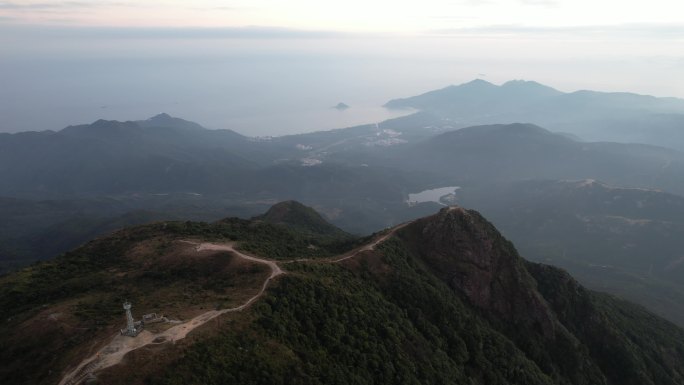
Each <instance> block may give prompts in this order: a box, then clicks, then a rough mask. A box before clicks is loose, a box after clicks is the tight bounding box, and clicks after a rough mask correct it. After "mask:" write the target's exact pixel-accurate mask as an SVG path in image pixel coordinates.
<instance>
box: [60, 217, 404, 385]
mask: <svg viewBox="0 0 684 385" xmlns="http://www.w3.org/2000/svg"><path fill="white" fill-rule="evenodd" d="M407 224H408V223H404V224H401V225H399V226H396V227H394V228H392V229H391V230H390V231H389V232H388V233H387V234H385V235H383V236H382V237H380V238H378V239H376V240H375V241H373V242H372V243H369V244H367V245H365V246H362V247H360V248H357V249H355V250H352V251H350V252H349V253H347V254H343V255H342V256H340V257H337V258H333V259H330V260H327V262H328V263H338V262H342V261H344V260H347V259H350V258H353V257H355V256H357V255H358V254H359V253H362V252H364V251H370V250H373V249H375V247H376V246H377V245H378V244H380V243H382V242H384V241H385V240H387V239H388V238H389V237H390V236H392V235H393V234H394V233H395V232H396V231H397V230H399V229H401V228H403V227H404V226H406V225H407ZM181 242H184V243H190V244H193V245H196V247H195V250H196V251H197V252H201V251H204V250H217V251H228V252H231V253H234V254H235V255H237V256H238V257H240V258H242V259H246V260H248V261H252V262H256V263H262V264H265V265H268V266H269V267H270V268H271V275H270V276H269V277H268V278H266V280H265V281H264V284H263V285H262V286H261V289H260V290H259V292H258V293H257V294H256V295H254V296H253V297H251V298H250V299H248V300H247V302H245V303H243V304H242V305H240V306H238V307H234V308H230V309H222V310H210V311H208V312H205V313H202V314H200V315H198V316H196V317H195V318H193V319H191V320H189V321H188V322H184V323H182V324H179V325H176V326H173V327H171V328H169V329H167V330H165V331H163V332H160V333H154V334H153V333H152V332H150V331H148V330H143V331H142V332H141V333H140V334H138V336H137V337H135V338H131V337H127V336H123V335H120V334H118V333H117V334H116V335H114V336H113V337H112V341H111V342H110V343H109V344H107V345H106V346H104V347H103V348H102V349H100V350H99V351H98V352H97V353H95V354H94V355H92V356H90V357H88V358H86V359H84V360H83V361H81V363H80V364H79V365H78V366H77V367H76V368H75V369H74V370H72V371H71V372H69V373H68V374H67V375H66V376H64V377H63V378H62V381H60V382H59V385H77V384H80V383H81V382H82V381H83V380H84V379H86V378H87V377H89V376H92V375H93V373H95V372H97V371H99V370H102V369H105V368H108V367H110V366H114V365H116V364H118V363H119V362H121V360H122V359H123V357H124V356H125V355H126V354H127V353H128V352H131V351H133V350H136V349H139V348H141V347H143V346H147V345H154V344H162V343H165V342H175V341H177V340H180V339H183V338H185V337H186V336H187V335H188V333H190V332H191V331H193V330H194V329H196V328H198V327H200V326H202V325H204V324H205V323H207V322H209V321H211V320H212V319H214V318H216V317H218V316H220V315H222V314H225V313H230V312H236V311H241V310H243V309H245V308H247V307H249V306H250V305H251V304H252V303H254V301H256V300H257V299H259V297H261V296H262V295H263V294H264V291H266V288H267V287H268V284H269V283H270V282H271V280H272V279H273V278H275V277H277V276H279V275H281V274H285V272H284V271H283V270H282V269H281V268H280V266H278V263H276V262H275V261H272V260H269V259H263V258H257V257H254V256H251V255H247V254H244V253H242V252H240V251H238V250H235V247H234V244H233V243H223V244H218V243H206V242H204V243H197V242H190V241H181ZM306 261H316V260H308V259H298V260H293V261H292V262H306ZM318 261H320V260H318Z"/></svg>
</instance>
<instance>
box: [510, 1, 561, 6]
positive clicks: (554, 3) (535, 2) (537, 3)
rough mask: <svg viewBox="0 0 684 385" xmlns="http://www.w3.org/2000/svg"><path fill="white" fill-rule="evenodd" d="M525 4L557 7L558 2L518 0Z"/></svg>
mask: <svg viewBox="0 0 684 385" xmlns="http://www.w3.org/2000/svg"><path fill="white" fill-rule="evenodd" d="M519 1H520V2H521V3H523V4H525V5H532V6H538V7H558V6H559V5H560V2H559V1H558V0H519Z"/></svg>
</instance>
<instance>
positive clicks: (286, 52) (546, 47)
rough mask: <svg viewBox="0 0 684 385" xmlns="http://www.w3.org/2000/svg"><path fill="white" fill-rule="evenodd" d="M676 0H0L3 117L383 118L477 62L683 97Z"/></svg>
mask: <svg viewBox="0 0 684 385" xmlns="http://www.w3.org/2000/svg"><path fill="white" fill-rule="evenodd" d="M680 8H684V6H681V5H679V2H678V1H673V0H651V1H648V2H644V1H634V0H621V1H616V0H592V1H588V0H456V1H453V0H421V1H403V0H394V1H385V0H380V1H370V0H364V1H361V0H346V1H344V2H332V1H324V0H318V1H314V0H289V1H275V0H249V1H247V0H237V1H216V0H194V1H178V0H165V1H162V0H136V1H129V0H74V1H61V0H9V1H2V0H0V84H2V85H3V86H2V87H0V132H3V131H5V132H16V131H25V130H42V129H59V128H61V127H64V126H66V125H68V124H77V123H85V122H89V121H92V120H95V119H97V118H107V119H119V120H127V119H142V118H146V117H149V116H152V115H154V113H158V112H161V111H164V112H169V113H172V114H175V115H181V116H182V117H186V118H191V119H193V120H197V121H199V122H200V123H203V124H205V125H207V126H210V127H211V128H232V129H236V130H237V131H239V132H243V133H245V134H248V135H270V134H274V135H279V134H284V133H293V132H303V131H312V130H315V129H329V128H335V127H340V126H345V125H351V124H359V123H362V122H364V121H365V120H370V121H375V120H381V119H384V118H387V117H390V116H391V114H389V115H388V113H387V112H386V111H383V110H382V109H380V108H379V106H381V105H382V104H383V103H384V102H386V101H387V100H389V99H391V98H396V97H404V96H411V95H414V94H417V93H421V92H425V91H428V90H431V89H435V88H441V87H444V86H447V85H449V84H459V83H462V82H466V81H469V80H472V79H474V78H484V79H485V80H488V81H491V82H494V83H497V84H499V83H503V82H505V81H507V80H511V79H527V80H535V81H539V82H541V83H544V84H547V85H549V86H552V87H555V88H558V89H560V90H562V91H567V92H570V91H575V90H579V89H593V90H599V91H630V92H637V93H643V94H652V95H656V96H676V97H684V19H682V17H681V14H683V12H681V11H680ZM340 101H342V102H345V103H347V104H349V105H352V107H353V108H352V109H350V110H348V111H347V112H345V114H344V115H340V114H338V115H334V114H333V112H331V111H330V109H329V106H330V105H335V104H337V103H338V102H340ZM354 107H355V108H354ZM37 110H38V111H41V113H36V111H37ZM335 113H337V112H335Z"/></svg>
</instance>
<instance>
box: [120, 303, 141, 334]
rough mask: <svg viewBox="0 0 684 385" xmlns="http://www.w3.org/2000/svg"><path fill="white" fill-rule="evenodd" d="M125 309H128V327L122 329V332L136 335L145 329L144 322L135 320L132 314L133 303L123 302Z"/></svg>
mask: <svg viewBox="0 0 684 385" xmlns="http://www.w3.org/2000/svg"><path fill="white" fill-rule="evenodd" d="M123 308H124V310H126V328H125V329H121V334H123V335H125V336H129V337H135V336H137V335H138V333H140V332H141V331H142V329H143V324H142V322H135V321H134V320H133V314H131V303H130V302H128V301H126V302H124V304H123Z"/></svg>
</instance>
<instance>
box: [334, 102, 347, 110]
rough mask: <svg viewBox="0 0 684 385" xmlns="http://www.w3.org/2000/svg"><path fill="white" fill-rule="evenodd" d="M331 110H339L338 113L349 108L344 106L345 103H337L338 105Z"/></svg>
mask: <svg viewBox="0 0 684 385" xmlns="http://www.w3.org/2000/svg"><path fill="white" fill-rule="evenodd" d="M333 108H335V109H337V110H339V111H344V110H346V109H348V108H350V107H349V105H347V104H345V103H342V102H339V103H337V105H336V106H335V107H333Z"/></svg>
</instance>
